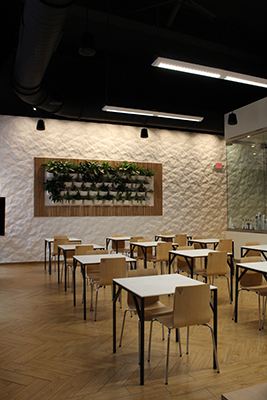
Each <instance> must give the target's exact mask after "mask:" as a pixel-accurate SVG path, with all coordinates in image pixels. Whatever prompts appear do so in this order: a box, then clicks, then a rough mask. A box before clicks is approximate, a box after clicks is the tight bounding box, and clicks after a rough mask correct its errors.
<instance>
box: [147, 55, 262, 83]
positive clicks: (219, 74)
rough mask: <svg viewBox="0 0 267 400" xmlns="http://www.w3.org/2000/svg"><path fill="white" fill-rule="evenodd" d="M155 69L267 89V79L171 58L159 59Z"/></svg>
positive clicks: (156, 61) (154, 64)
mask: <svg viewBox="0 0 267 400" xmlns="http://www.w3.org/2000/svg"><path fill="white" fill-rule="evenodd" d="M152 66H153V67H159V68H165V69H171V70H173V71H178V72H186V73H188V74H195V75H201V76H207V77H209V78H217V79H224V80H226V81H232V82H237V83H243V84H246V85H253V86H259V87H263V88H267V79H263V78H258V77H256V76H251V75H245V74H239V73H237V72H232V71H227V70H225V69H219V68H211V67H206V66H204V65H199V64H192V63H188V62H184V61H178V60H173V59H171V58H164V57H158V58H157V59H156V60H155V61H154V62H153V63H152Z"/></svg>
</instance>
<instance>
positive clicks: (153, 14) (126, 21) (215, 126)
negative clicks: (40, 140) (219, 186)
mask: <svg viewBox="0 0 267 400" xmlns="http://www.w3.org/2000/svg"><path fill="white" fill-rule="evenodd" d="M27 1H28V0H27ZM31 1H35V2H37V3H44V4H48V5H51V4H52V3H54V2H55V3H56V4H60V3H61V0H43V1H41V0H31ZM62 1H63V0H62ZM65 3H66V0H65ZM24 4H25V3H24V2H23V1H21V0H13V1H10V0H2V7H1V9H2V11H1V19H2V21H1V24H0V25H1V28H0V29H1V59H0V68H1V69H0V90H1V96H0V114H8V115H22V116H36V113H34V112H33V111H32V105H31V104H29V103H28V102H26V101H23V100H22V99H21V98H20V97H19V96H17V95H16V94H15V92H14V90H13V88H12V83H11V75H12V71H13V68H14V65H15V57H16V52H17V47H18V38H19V27H20V21H21V17H22V13H23V9H24ZM87 15H88V27H89V30H90V31H91V32H92V33H93V35H94V38H95V44H96V50H97V51H96V54H95V55H94V56H92V57H83V56H81V55H79V54H78V46H79V39H80V36H81V34H82V33H83V32H84V31H85V29H86V24H87V22H86V21H87ZM266 17H267V1H266V0H253V1H252V0H250V1H248V0H223V1H221V0H194V1H191V0H172V1H168V0H165V1H164V0H114V1H112V0H88V1H86V0H77V1H74V2H73V4H72V5H71V7H70V10H69V12H68V16H67V19H66V21H65V23H64V29H63V35H62V37H61V40H60V42H59V44H58V46H57V48H56V50H55V52H54V53H53V55H52V57H51V59H50V62H49V64H48V67H47V69H46V71H45V75H44V78H43V80H42V82H45V83H46V84H47V87H48V88H49V89H48V90H49V91H54V89H57V92H59V93H60V96H61V98H62V101H63V102H67V101H69V102H70V105H69V107H68V108H67V109H68V111H66V112H65V113H60V112H58V113H56V114H54V113H49V112H47V111H43V110H42V108H44V109H45V110H47V108H45V107H42V104H41V103H40V102H39V103H38V104H37V105H39V108H40V109H39V110H38V111H37V113H39V115H41V113H42V116H43V117H51V118H54V117H55V118H63V117H65V118H66V117H69V118H71V119H77V120H88V121H100V122H114V123H116V122H118V123H125V124H134V125H139V126H147V127H153V126H154V127H159V128H164V127H165V128H170V129H172V128H173V129H187V130H192V131H200V132H201V131H202V132H211V133H219V134H222V133H223V116H224V114H225V113H227V112H230V111H231V110H232V109H236V108H239V107H242V106H244V105H246V104H249V103H251V102H253V101H256V100H259V99H261V98H263V97H266V96H267V90H266V89H262V88H256V87H252V86H248V85H241V84H238V83H231V82H225V81H221V80H216V79H210V78H204V77H197V76H193V75H187V74H183V73H177V72H173V71H167V70H162V69H159V68H154V67H152V66H151V64H152V62H153V61H154V59H155V58H156V57H157V56H162V57H168V58H174V59H178V60H182V61H187V62H193V63H197V64H203V65H208V66H213V67H217V68H223V69H227V70H231V71H236V72H241V73H245V74H249V75H254V76H259V77H262V78H267V68H266V65H267V52H266V36H267V35H266ZM25 26H26V25H25ZM31 34H32V35H33V36H34V35H35V33H34V32H32V33H31ZM70 99H71V101H70ZM105 104H109V105H117V106H121V107H133V108H141V109H154V110H157V111H165V112H171V113H179V114H190V115H198V116H203V117H204V120H203V121H202V122H200V123H194V122H182V121H177V120H169V119H162V118H153V117H150V118H147V117H136V116H129V115H119V114H113V113H106V112H103V111H101V109H102V107H103V106H104V105H105ZM59 108H60V107H59ZM62 115H63V116H62Z"/></svg>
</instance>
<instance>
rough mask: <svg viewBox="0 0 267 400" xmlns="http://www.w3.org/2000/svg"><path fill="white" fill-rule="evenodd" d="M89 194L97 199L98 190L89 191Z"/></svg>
mask: <svg viewBox="0 0 267 400" xmlns="http://www.w3.org/2000/svg"><path fill="white" fill-rule="evenodd" d="M89 194H90V196H91V197H95V196H97V194H98V191H97V190H89Z"/></svg>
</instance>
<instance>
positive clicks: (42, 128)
mask: <svg viewBox="0 0 267 400" xmlns="http://www.w3.org/2000/svg"><path fill="white" fill-rule="evenodd" d="M36 129H37V131H45V123H44V120H43V119H38V122H37V125H36Z"/></svg>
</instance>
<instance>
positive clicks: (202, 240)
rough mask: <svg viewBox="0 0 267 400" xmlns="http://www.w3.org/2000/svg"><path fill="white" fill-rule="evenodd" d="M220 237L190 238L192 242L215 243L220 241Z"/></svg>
mask: <svg viewBox="0 0 267 400" xmlns="http://www.w3.org/2000/svg"><path fill="white" fill-rule="evenodd" d="M219 241H220V239H214V238H211V239H208V238H207V239H190V242H192V243H202V244H214V243H219Z"/></svg>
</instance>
